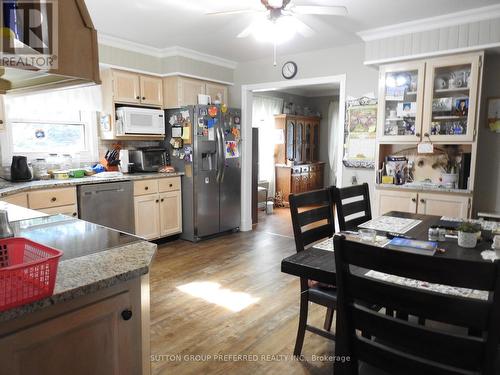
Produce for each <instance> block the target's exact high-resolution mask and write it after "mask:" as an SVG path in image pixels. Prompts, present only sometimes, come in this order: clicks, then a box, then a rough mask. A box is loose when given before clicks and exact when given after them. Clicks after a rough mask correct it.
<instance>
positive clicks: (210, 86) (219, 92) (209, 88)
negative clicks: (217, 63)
mask: <svg viewBox="0 0 500 375" xmlns="http://www.w3.org/2000/svg"><path fill="white" fill-rule="evenodd" d="M205 93H206V94H207V95H210V97H211V98H212V103H215V101H216V100H218V98H219V97H220V99H221V100H222V104H226V105H227V103H228V101H227V97H228V95H227V86H225V85H220V84H217V83H212V82H207V83H206V85H205Z"/></svg>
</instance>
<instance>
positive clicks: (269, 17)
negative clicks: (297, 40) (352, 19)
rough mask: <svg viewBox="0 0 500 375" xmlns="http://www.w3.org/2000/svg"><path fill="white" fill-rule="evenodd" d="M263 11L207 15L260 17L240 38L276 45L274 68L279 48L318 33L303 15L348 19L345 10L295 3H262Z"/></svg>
mask: <svg viewBox="0 0 500 375" xmlns="http://www.w3.org/2000/svg"><path fill="white" fill-rule="evenodd" d="M260 2H261V4H262V5H263V7H260V8H248V9H232V10H227V11H216V12H207V13H206V14H207V15H210V16H218V15H234V14H243V13H257V14H258V15H259V16H258V17H256V18H255V20H254V21H253V22H252V23H251V24H250V25H249V26H248V27H246V28H245V29H244V30H243V31H242V32H241V33H239V34H238V36H237V37H238V38H246V37H248V36H250V35H252V34H253V35H254V36H255V38H256V39H257V40H259V41H264V42H272V43H273V44H274V65H276V48H277V45H278V44H281V43H283V42H285V41H288V40H290V39H291V38H292V37H293V36H294V35H295V34H296V33H299V34H301V35H302V36H305V37H309V36H311V35H313V34H314V30H313V29H312V28H311V27H310V26H309V25H307V24H306V23H305V22H303V21H301V20H300V19H299V18H298V16H301V15H319V16H346V15H347V9H346V8H345V7H343V6H321V5H297V4H295V3H294V2H293V1H292V0H260Z"/></svg>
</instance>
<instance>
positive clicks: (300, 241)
mask: <svg viewBox="0 0 500 375" xmlns="http://www.w3.org/2000/svg"><path fill="white" fill-rule="evenodd" d="M289 203H290V212H291V216H292V224H293V233H294V237H295V247H296V250H297V252H301V251H304V249H306V248H307V247H309V246H311V245H312V244H313V243H315V242H318V241H320V240H324V239H326V238H331V237H332V236H333V234H334V232H335V223H334V218H333V188H325V189H322V190H315V191H310V192H306V193H302V194H290V196H289ZM332 257H333V254H332ZM334 284H335V280H332V282H331V285H330V284H321V283H318V282H315V281H314V280H308V279H305V278H301V279H300V315H299V327H298V331H297V339H296V342H295V349H294V352H293V353H294V355H295V356H300V354H301V352H302V345H303V343H304V336H305V333H306V331H310V332H312V333H315V334H317V335H320V336H322V337H325V338H327V339H330V340H334V339H335V335H334V334H333V333H331V332H330V331H331V327H332V322H333V314H334V311H335V306H336V303H337V291H336V289H335V286H334ZM309 302H313V303H316V304H319V305H321V306H325V307H326V308H327V311H326V316H325V322H324V325H323V329H320V328H317V327H314V326H311V325H309V324H307V316H308V309H309Z"/></svg>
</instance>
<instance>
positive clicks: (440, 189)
mask: <svg viewBox="0 0 500 375" xmlns="http://www.w3.org/2000/svg"><path fill="white" fill-rule="evenodd" d="M375 187H376V188H377V189H391V190H415V191H431V192H437V193H452V194H466V195H468V194H472V191H471V190H466V189H450V188H446V187H437V186H429V185H394V184H377V185H375Z"/></svg>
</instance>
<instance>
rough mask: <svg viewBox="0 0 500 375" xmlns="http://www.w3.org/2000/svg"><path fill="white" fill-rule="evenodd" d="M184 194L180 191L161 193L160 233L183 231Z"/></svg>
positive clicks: (163, 234)
mask: <svg viewBox="0 0 500 375" xmlns="http://www.w3.org/2000/svg"><path fill="white" fill-rule="evenodd" d="M181 200H182V195H181V192H180V191H170V192H168V193H161V194H160V235H161V237H165V236H169V235H171V234H176V233H180V232H182V203H181Z"/></svg>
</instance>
